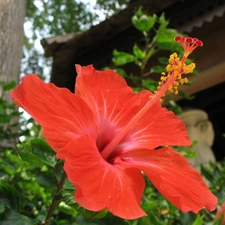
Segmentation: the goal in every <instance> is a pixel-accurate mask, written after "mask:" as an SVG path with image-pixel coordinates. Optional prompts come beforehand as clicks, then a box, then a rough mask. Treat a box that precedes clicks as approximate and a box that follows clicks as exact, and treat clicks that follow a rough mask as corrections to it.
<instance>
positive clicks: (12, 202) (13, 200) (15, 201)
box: [0, 182, 21, 211]
mask: <svg viewBox="0 0 225 225" xmlns="http://www.w3.org/2000/svg"><path fill="white" fill-rule="evenodd" d="M20 199H21V196H20V194H19V192H18V191H17V190H16V189H15V188H14V187H12V186H11V185H9V184H6V183H4V182H0V202H1V203H3V204H4V205H5V206H7V207H8V208H11V209H12V210H15V211H18V210H19V207H20ZM1 209H2V210H3V206H1ZM3 211H4V210H3Z"/></svg>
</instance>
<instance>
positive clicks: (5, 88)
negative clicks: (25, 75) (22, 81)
mask: <svg viewBox="0 0 225 225" xmlns="http://www.w3.org/2000/svg"><path fill="white" fill-rule="evenodd" d="M16 84H17V83H16V81H15V80H11V81H9V82H8V83H6V84H4V85H3V91H9V90H11V89H13V88H15V87H16Z"/></svg>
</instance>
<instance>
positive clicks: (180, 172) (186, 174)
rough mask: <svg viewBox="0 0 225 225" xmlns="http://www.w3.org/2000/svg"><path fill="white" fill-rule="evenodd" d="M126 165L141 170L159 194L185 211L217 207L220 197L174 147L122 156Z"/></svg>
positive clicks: (127, 153)
mask: <svg viewBox="0 0 225 225" xmlns="http://www.w3.org/2000/svg"><path fill="white" fill-rule="evenodd" d="M121 160H122V161H123V162H124V166H127V167H128V168H139V169H140V170H142V171H143V172H144V173H145V174H146V175H147V176H148V177H149V179H150V180H151V182H152V183H153V184H154V186H155V187H156V188H157V189H158V191H159V192H160V193H161V194H162V195H163V196H164V197H165V198H167V199H168V200H169V201H170V202H172V203H173V204H174V205H175V206H176V207H177V208H179V209H180V210H181V211H183V212H188V211H192V212H194V213H197V212H199V211H200V210H201V209H203V208H204V207H206V208H207V209H209V210H210V211H212V210H214V209H215V208H216V204H217V198H216V197H215V196H214V195H213V194H212V193H211V192H210V190H209V189H208V187H207V186H206V184H205V182H204V181H203V179H202V178H201V176H200V174H199V173H198V172H197V171H196V170H195V169H194V168H192V167H191V166H190V165H189V163H188V161H187V160H186V159H185V157H184V156H182V155H181V154H179V153H178V152H176V151H174V150H173V149H172V148H162V149H160V150H148V149H143V150H133V151H129V152H126V153H124V154H123V155H121Z"/></svg>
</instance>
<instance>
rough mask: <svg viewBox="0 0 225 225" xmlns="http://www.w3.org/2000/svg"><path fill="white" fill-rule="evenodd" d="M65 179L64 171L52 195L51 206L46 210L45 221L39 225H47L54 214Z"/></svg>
mask: <svg viewBox="0 0 225 225" xmlns="http://www.w3.org/2000/svg"><path fill="white" fill-rule="evenodd" d="M66 177H67V176H66V173H65V171H64V172H63V175H62V178H61V180H60V181H59V184H58V187H57V190H56V193H55V195H54V198H53V199H52V204H51V206H50V208H49V210H48V214H47V216H46V218H45V221H42V222H41V223H40V225H48V222H49V220H50V219H51V217H52V214H53V213H54V211H55V208H56V207H57V206H58V204H59V201H60V199H61V190H62V189H63V185H64V182H65V180H66Z"/></svg>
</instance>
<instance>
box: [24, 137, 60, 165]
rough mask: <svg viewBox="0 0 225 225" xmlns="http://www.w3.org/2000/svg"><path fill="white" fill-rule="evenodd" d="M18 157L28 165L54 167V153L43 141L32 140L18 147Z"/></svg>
mask: <svg viewBox="0 0 225 225" xmlns="http://www.w3.org/2000/svg"><path fill="white" fill-rule="evenodd" d="M20 157H21V158H22V159H23V160H24V161H27V162H29V163H31V164H32V163H36V164H39V163H41V164H43V163H44V164H47V165H49V166H52V167H54V166H55V165H56V162H57V161H56V158H55V152H54V151H53V150H52V149H51V147H50V146H49V145H48V144H47V142H46V141H44V140H43V139H34V140H32V141H30V142H25V143H23V144H22V145H21V146H20Z"/></svg>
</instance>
